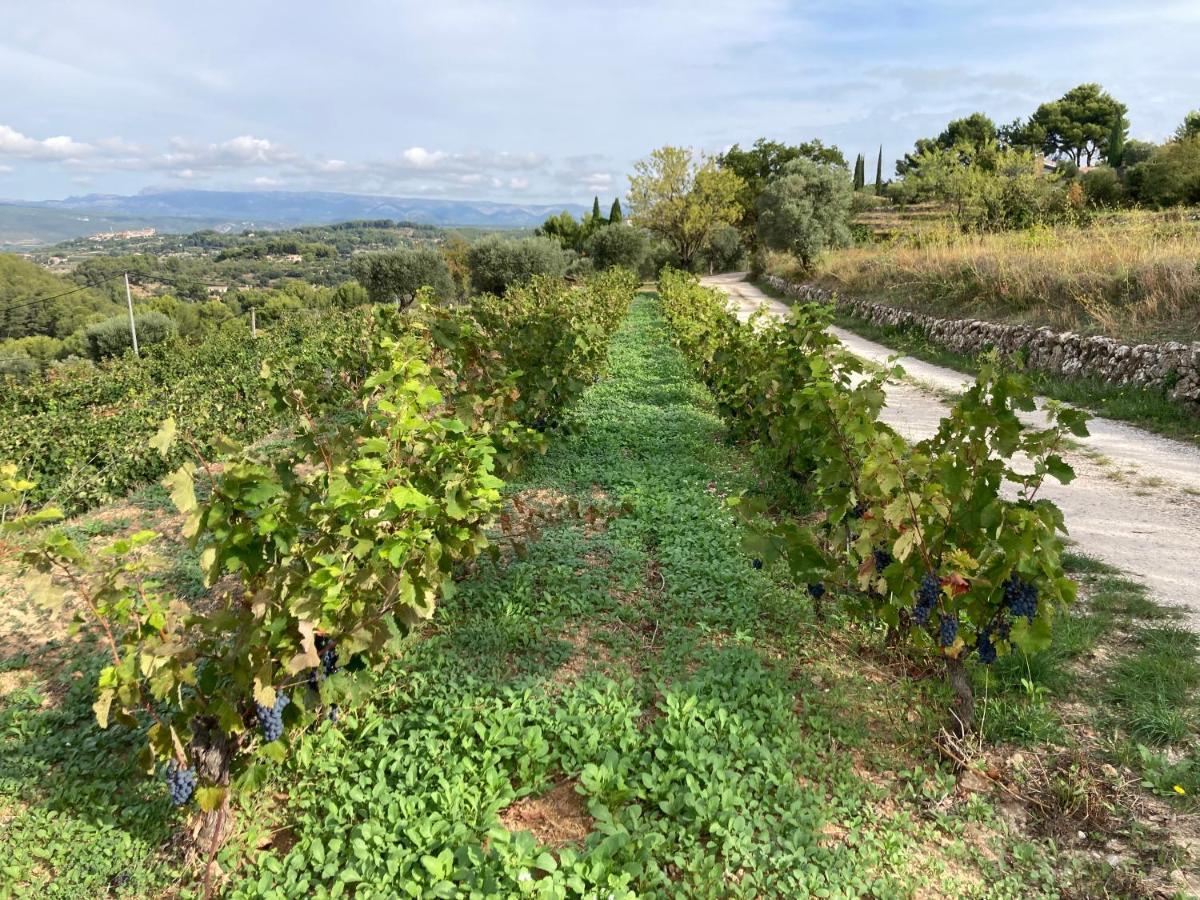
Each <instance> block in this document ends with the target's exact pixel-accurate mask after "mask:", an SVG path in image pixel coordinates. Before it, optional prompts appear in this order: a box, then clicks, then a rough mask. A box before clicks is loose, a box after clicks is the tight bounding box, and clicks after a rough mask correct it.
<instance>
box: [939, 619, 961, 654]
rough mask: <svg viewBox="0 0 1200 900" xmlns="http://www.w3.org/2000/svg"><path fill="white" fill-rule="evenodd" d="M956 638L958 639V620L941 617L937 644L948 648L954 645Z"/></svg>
mask: <svg viewBox="0 0 1200 900" xmlns="http://www.w3.org/2000/svg"><path fill="white" fill-rule="evenodd" d="M956 637H958V619H956V618H954V616H942V620H941V622H940V623H939V624H938V643H940V644H941V645H942V646H943V647H949V646H950V645H951V644H953V643H954V639H955V638H956Z"/></svg>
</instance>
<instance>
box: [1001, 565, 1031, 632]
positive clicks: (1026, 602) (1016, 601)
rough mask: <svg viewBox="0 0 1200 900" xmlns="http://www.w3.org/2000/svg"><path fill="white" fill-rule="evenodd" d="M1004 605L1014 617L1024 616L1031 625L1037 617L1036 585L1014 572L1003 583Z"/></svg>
mask: <svg viewBox="0 0 1200 900" xmlns="http://www.w3.org/2000/svg"><path fill="white" fill-rule="evenodd" d="M1004 605H1005V606H1007V607H1008V611H1009V612H1010V613H1012V614H1013V616H1014V617H1019V616H1024V617H1025V618H1026V619H1028V620H1029V621H1030V623H1032V622H1033V617H1034V616H1036V615H1037V605H1038V589H1037V585H1036V584H1032V583H1030V582H1028V581H1025V580H1024V579H1023V578H1021V577H1020V576H1019V575H1018V574H1017V573H1016V572H1014V573H1013V574H1012V575H1010V576H1009V578H1008V581H1006V582H1004Z"/></svg>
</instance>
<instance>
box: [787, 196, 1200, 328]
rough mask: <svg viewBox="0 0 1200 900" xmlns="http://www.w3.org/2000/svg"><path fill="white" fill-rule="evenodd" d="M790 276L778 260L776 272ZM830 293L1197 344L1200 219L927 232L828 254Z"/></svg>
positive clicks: (1184, 216)
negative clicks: (996, 231) (986, 231)
mask: <svg viewBox="0 0 1200 900" xmlns="http://www.w3.org/2000/svg"><path fill="white" fill-rule="evenodd" d="M769 268H770V269H771V270H773V271H775V272H776V273H777V274H781V275H794V271H792V272H788V271H786V270H787V268H788V266H787V263H786V261H785V260H782V259H779V258H778V257H776V258H775V259H774V260H773V263H772V265H771V266H770V267H769ZM814 274H815V277H816V278H817V280H818V281H820V282H822V283H824V284H826V285H827V286H829V287H833V288H836V289H840V290H844V291H846V292H847V293H852V294H855V295H861V296H868V297H877V298H879V299H880V300H883V301H886V302H889V303H893V304H896V305H901V306H907V307H910V308H914V309H920V310H923V311H926V312H933V313H937V314H939V315H946V316H961V317H978V318H987V319H989V320H992V321H998V322H1014V323H1027V324H1033V325H1046V326H1049V327H1051V328H1055V329H1058V330H1072V331H1081V332H1084V333H1094V334H1107V335H1109V336H1111V337H1114V338H1118V339H1120V340H1122V341H1126V342H1137V341H1159V340H1183V341H1193V340H1197V339H1198V338H1200V215H1197V214H1196V213H1190V214H1188V213H1183V212H1178V211H1176V212H1172V213H1166V214H1161V213H1159V214H1155V213H1120V214H1111V215H1106V216H1102V217H1099V218H1098V219H1097V220H1096V221H1095V222H1094V223H1093V224H1091V225H1089V226H1087V227H1082V228H1080V227H1063V228H1057V229H1051V228H1045V227H1039V228H1033V229H1030V230H1027V231H1020V232H1006V233H1000V234H983V235H979V234H965V233H963V232H961V231H959V230H957V229H955V228H953V227H951V226H949V225H947V224H941V225H932V226H928V227H926V228H923V229H922V230H920V231H917V232H914V233H911V234H908V235H905V236H903V237H899V238H896V239H894V240H892V241H889V242H885V243H880V244H872V245H867V246H861V247H855V248H852V249H848V250H838V251H834V252H831V253H828V254H826V255H825V256H824V257H823V258H822V259H821V261H820V263H819V264H818V266H817V271H816V272H815V273H814Z"/></svg>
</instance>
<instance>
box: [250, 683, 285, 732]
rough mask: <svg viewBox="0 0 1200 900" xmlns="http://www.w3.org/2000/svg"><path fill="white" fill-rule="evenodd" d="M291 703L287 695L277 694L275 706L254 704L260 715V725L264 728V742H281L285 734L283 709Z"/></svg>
mask: <svg viewBox="0 0 1200 900" xmlns="http://www.w3.org/2000/svg"><path fill="white" fill-rule="evenodd" d="M290 702H291V701H290V700H289V699H288V696H287V694H276V695H275V705H274V706H263V705H262V704H261V703H255V704H254V707H255V710H256V711H257V713H258V724H259V727H260V728H262V735H263V740H264V741H266V742H267V743H270V742H271V741H277V740H279V737H280V735H282V734H283V708H284V707H285V706H287V705H288V703H290Z"/></svg>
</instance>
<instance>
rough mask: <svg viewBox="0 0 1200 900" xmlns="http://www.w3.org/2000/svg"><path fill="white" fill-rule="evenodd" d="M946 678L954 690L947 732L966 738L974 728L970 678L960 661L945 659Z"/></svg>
mask: <svg viewBox="0 0 1200 900" xmlns="http://www.w3.org/2000/svg"><path fill="white" fill-rule="evenodd" d="M946 677H947V679H948V680H949V682H950V687H951V688H953V690H954V703H953V705H952V706H951V708H950V722H949V723H948V725H947V730H948V731H949V732H950V733H951V734H954V735H956V736H958V737H966V736H967V735H968V734H970V733H971V731H972V729H973V728H974V727H975V691H974V690H973V689H972V688H971V678H970V676H969V675H968V674H967V667H966V666H965V665H964V664H963V661H962V660H961V659H958V658H956V657H948V658H947V659H946Z"/></svg>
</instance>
